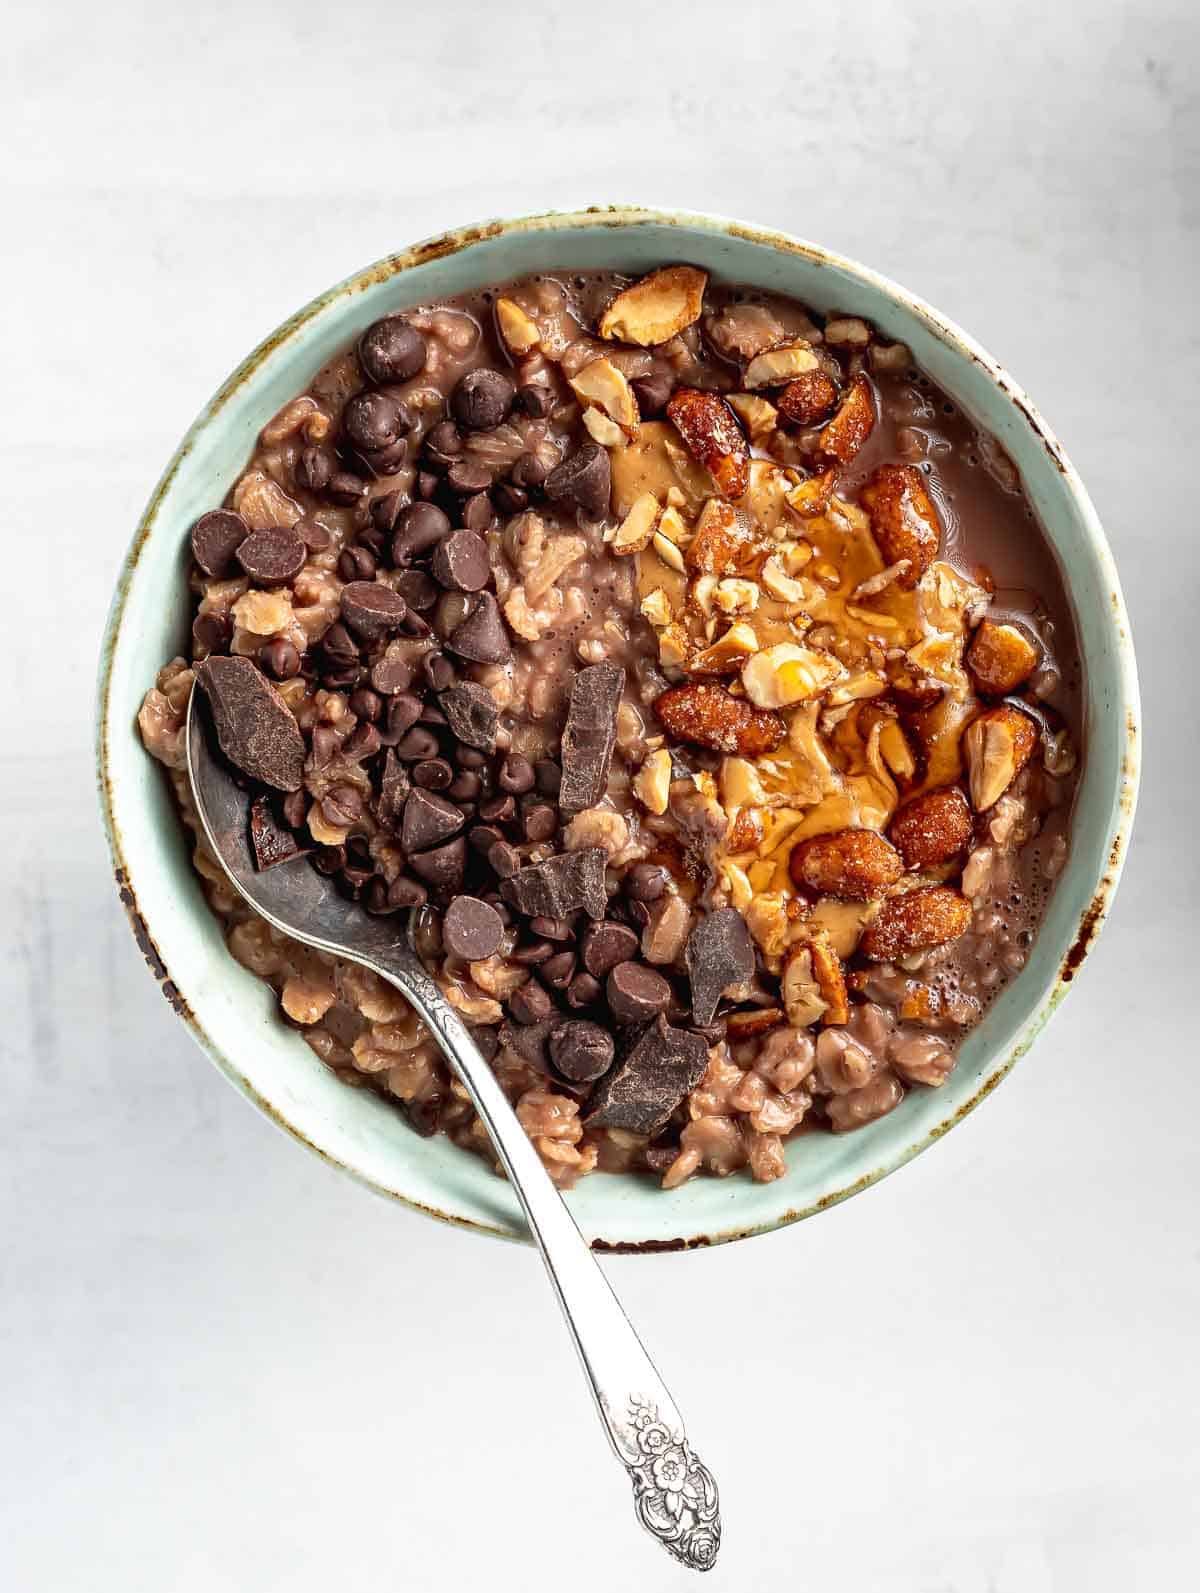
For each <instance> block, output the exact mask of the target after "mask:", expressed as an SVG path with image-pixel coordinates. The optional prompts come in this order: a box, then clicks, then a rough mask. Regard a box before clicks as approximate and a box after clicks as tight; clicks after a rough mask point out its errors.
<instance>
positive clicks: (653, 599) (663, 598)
mask: <svg viewBox="0 0 1200 1593" xmlns="http://www.w3.org/2000/svg"><path fill="white" fill-rule="evenodd" d="M642 613H643V614H644V615H645V617H646V618H647V619H648V620H649V621H650V623H651V625H658V626H662V625H669V624H670V623H671V620H672V618H673V611H672V608H671V604H670V600H669V599H668V597H667V594H666V593H665V592H664V591H663V589H662V587H661V586H656V587H655V588H654V590H653V592H647V594H646V596H645V597H644V598H643V599H642Z"/></svg>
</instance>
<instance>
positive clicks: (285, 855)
mask: <svg viewBox="0 0 1200 1593" xmlns="http://www.w3.org/2000/svg"><path fill="white" fill-rule="evenodd" d="M250 845H251V847H252V848H253V850H254V866H255V868H257V869H260V870H261V869H264V868H274V867H275V865H276V863H288V862H290V861H291V859H292V858H293V857H301V856H302V855H303V853H302V852H301V849H300V845H299V842H298V841H297V840H296V837H295V836H294V835H293V834H292V832H291V830H287V829H284V827H283V825H282V824H280V823H279V821H278V820H277V819H276V817H275V815H274V813H273V812H272V811H271V803H270V800H269V798H267V797H261V796H260V797H255V799H254V801H253V802H251V804H250Z"/></svg>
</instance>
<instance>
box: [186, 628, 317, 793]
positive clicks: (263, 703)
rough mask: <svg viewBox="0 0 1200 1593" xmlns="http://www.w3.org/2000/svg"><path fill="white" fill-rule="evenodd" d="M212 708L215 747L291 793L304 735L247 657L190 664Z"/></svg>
mask: <svg viewBox="0 0 1200 1593" xmlns="http://www.w3.org/2000/svg"><path fill="white" fill-rule="evenodd" d="M193 667H194V669H195V674H196V679H197V680H198V681H199V682H200V685H201V686H202V687H203V688H204V692H205V695H206V696H207V698H208V701H209V704H210V706H211V708H212V715H213V723H214V725H215V727H216V732H217V740H218V742H219V743H220V746H221V751H222V752H223V753H224V754H225V756H226V757H227V758H228V759H229V761H230V762H231V763H233V764H236V765H237V767H238V768H239V769H240V770H241V771H242V773H243V774H248V775H249V776H250V778H251V779H252V780H261V781H262V783H263V784H264V785H270V786H274V787H275V789H276V790H278V791H295V790H297V789H298V787H299V786H300V784H301V782H302V780H303V778H304V737H303V735H301V733H300V726H299V725H298V724H297V723H296V718H295V715H294V714H293V713H292V711H291V709H290V708H288V706H287V704H286V703H285V702H284V701H283V698H282V697H280V695H279V693H278V692H277V691H276V690H275V688H274V687H273V686H272V685H270V684H269V683H268V682H267V681H266V680H265V679H264V678H263V676H262V674H261V672H260V671H259V670H258V669H257V668H256V667H255V665H254V664H252V663H251V661H250V660H249V659H248V658H224V657H218V656H214V657H212V658H206V659H205V660H204V662H203V663H200V664H196V665H194V666H193Z"/></svg>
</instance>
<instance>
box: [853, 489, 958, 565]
mask: <svg viewBox="0 0 1200 1593" xmlns="http://www.w3.org/2000/svg"><path fill="white" fill-rule="evenodd" d="M859 497H860V498H861V500H862V505H863V508H864V509H866V510H867V511H868V513H869V514H870V516H871V534H872V536H874V538H875V543H876V546H877V547H878V548H879V552H880V554H881V555H882V557H883V561H884V563H885V564H889V565H891V564H898V563H899V562H900V561H901V560H902V559H907V560H908V563H909V568H908V569H907V570H906V571H905V572H904V574H903V575H901V576H899V577H898V579H897V581H896V585H897V586H898V587H899V588H900V589H901V591H905V592H911V591H912V589H913V588H914V587H915V586H916V584H917V582H918V581H919V580H920V579H921V577H922V576H923V575H924V574H925V571H926V570H927V569H928V568H929V566H930V564H932V562H933V560H934V558H935V557H936V555H937V550H938V545H939V544H940V542H941V539H942V528H941V525H940V523H939V521H938V517H937V510H936V509H935V508H934V506H933V501H932V499H931V498H930V496H929V494H928V492H927V491H926V490H925V478H924V476H923V475H922V474H921V472H920V471H919V470H918V469H917V467H916V466H915V465H880V466H879V468H878V469H877V470H875V471H874V472H873V474H872V475H871V476H870V478H869V479H868V480H867V482H866V484H865V486H864V487H863V489H862V491H861V493H860V494H859Z"/></svg>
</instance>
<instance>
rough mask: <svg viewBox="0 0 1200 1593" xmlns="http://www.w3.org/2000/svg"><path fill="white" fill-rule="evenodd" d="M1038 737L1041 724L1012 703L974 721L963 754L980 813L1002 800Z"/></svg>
mask: <svg viewBox="0 0 1200 1593" xmlns="http://www.w3.org/2000/svg"><path fill="white" fill-rule="evenodd" d="M1037 739H1038V731H1037V726H1036V725H1035V724H1034V722H1033V720H1032V719H1031V718H1030V717H1029V715H1028V714H1024V713H1022V712H1021V710H1020V709H1019V708H1013V707H1011V706H1010V705H1009V704H1008V703H1002V704H1001V705H1000V706H999V707H998V708H990V709H989V710H988V711H987V713H985V714H980V716H979V718H978V719H973V720H972V721H971V723H970V724H969V725H968V726H967V729H966V733H965V735H964V736H963V753H964V755H965V757H966V762H967V773H968V775H969V777H970V791H971V806H972V807H973V808H974V809H975V811H976V813H983V812H986V810H987V809H988V808H990V807H991V806H992V805H993V803H996V802H998V801H999V800H1000V798H1001V797H1002V796H1003V795H1004V793H1005V792H1006V791H1007V790H1008V788H1009V786H1010V785H1011V784H1012V783H1013V781H1014V780H1015V779H1016V777H1017V775H1018V774H1020V772H1021V770H1022V769H1023V768H1024V767H1025V765H1026V764H1027V763H1028V762H1029V760H1030V758H1032V756H1033V752H1034V748H1035V747H1036V746H1037Z"/></svg>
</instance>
